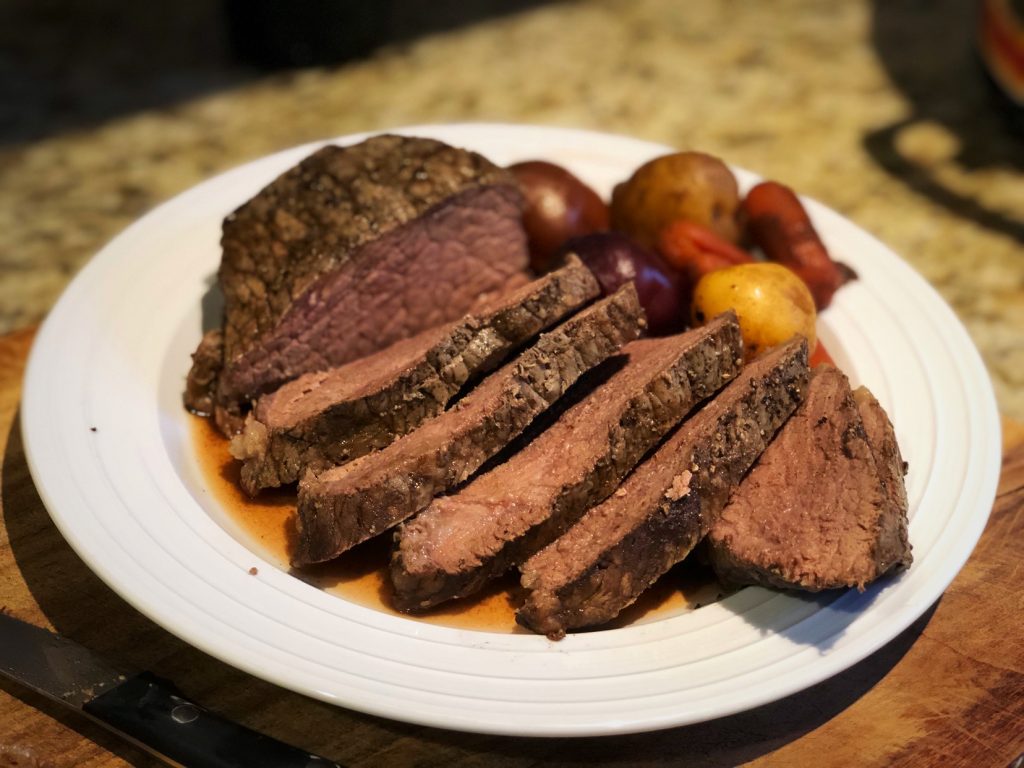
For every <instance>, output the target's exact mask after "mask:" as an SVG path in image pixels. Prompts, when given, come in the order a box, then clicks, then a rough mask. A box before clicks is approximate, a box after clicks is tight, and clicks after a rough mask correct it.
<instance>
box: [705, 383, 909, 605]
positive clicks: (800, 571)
mask: <svg viewBox="0 0 1024 768" xmlns="http://www.w3.org/2000/svg"><path fill="white" fill-rule="evenodd" d="M858 400H859V403H858ZM862 409H863V410H862ZM862 413H867V415H868V423H870V426H871V428H870V430H866V429H865V421H864V419H863V416H862ZM883 478H884V479H883ZM906 513H907V503H906V492H905V491H904V490H903V464H902V459H901V458H900V456H899V449H898V448H897V447H896V439H895V436H894V435H893V434H892V427H891V425H890V424H889V420H888V417H886V416H885V413H884V412H883V411H882V410H881V407H880V406H878V404H877V402H876V401H875V400H874V398H873V397H871V395H870V393H867V392H866V391H865V392H861V393H860V395H859V397H858V398H855V397H854V395H853V393H852V392H851V391H850V383H849V381H848V380H847V378H846V376H845V375H843V373H842V372H841V371H838V370H836V369H835V368H832V367H824V366H823V367H818V368H815V370H814V373H813V374H812V377H811V381H810V383H809V385H808V389H807V399H806V400H805V401H804V403H803V405H802V406H801V407H800V409H799V410H798V411H797V413H796V414H795V415H794V416H793V418H792V419H790V421H789V423H788V424H786V426H785V427H784V428H783V429H782V430H781V431H780V432H779V435H778V437H776V439H775V441H774V442H773V443H772V444H771V446H769V448H768V450H766V451H765V452H764V455H763V456H761V459H760V460H759V461H758V463H757V466H755V467H754V469H753V470H751V472H750V475H749V477H747V479H746V480H745V481H744V482H743V484H742V485H741V486H740V487H739V488H738V489H737V490H736V492H735V493H734V494H733V496H732V498H731V499H730V500H729V505H728V507H726V509H725V510H724V512H723V513H722V517H721V519H720V520H719V521H718V522H717V523H716V524H715V526H714V528H713V529H712V531H711V534H710V535H709V536H708V544H709V548H708V550H709V553H710V555H711V562H712V564H713V565H714V567H715V571H716V573H717V574H718V576H719V578H720V579H721V580H722V581H723V582H726V583H731V584H763V585H766V586H772V587H782V588H797V589H806V590H810V591H815V592H816V591H818V590H821V589H830V588H835V587H849V586H856V587H859V588H861V589H863V588H864V585H865V584H867V583H868V582H870V581H872V580H873V579H875V578H877V577H878V576H880V575H882V574H883V573H885V572H886V571H888V570H890V569H891V568H894V567H897V566H903V565H907V564H909V563H910V547H909V545H908V543H907V533H906Z"/></svg>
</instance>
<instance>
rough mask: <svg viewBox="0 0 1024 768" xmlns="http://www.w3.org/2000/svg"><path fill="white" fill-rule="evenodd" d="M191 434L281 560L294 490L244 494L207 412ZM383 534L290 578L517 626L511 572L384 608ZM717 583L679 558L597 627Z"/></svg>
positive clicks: (490, 626)
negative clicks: (427, 601)
mask: <svg viewBox="0 0 1024 768" xmlns="http://www.w3.org/2000/svg"><path fill="white" fill-rule="evenodd" d="M190 421H191V424H192V441H193V444H194V446H195V450H196V455H197V458H198V461H199V466H200V469H201V471H202V474H203V479H204V480H205V481H206V484H207V487H208V488H209V489H210V492H211V494H212V495H213V497H214V499H216V501H217V502H218V503H219V504H220V505H221V507H223V509H224V510H225V511H226V512H227V513H228V514H229V515H231V517H232V518H234V520H235V522H236V523H238V525H239V526H241V527H242V528H243V529H244V530H245V531H246V533H247V534H248V535H249V536H251V537H252V538H253V539H254V540H255V541H256V542H258V543H259V546H260V548H261V549H263V550H264V554H265V555H266V556H267V557H268V559H270V560H272V561H275V562H278V563H280V564H281V565H282V567H285V564H286V563H288V562H289V560H290V557H289V554H290V552H291V548H292V546H293V542H294V541H295V537H296V535H297V532H296V529H295V523H294V513H295V491H294V489H287V490H280V491H272V492H264V493H263V494H261V495H260V496H259V497H258V498H256V499H250V498H249V497H248V496H246V495H245V493H244V492H243V491H242V490H241V487H240V486H239V485H238V467H239V464H238V462H236V461H235V460H234V459H233V458H232V457H231V454H230V453H229V452H228V441H227V440H225V439H224V437H222V436H221V435H220V433H219V432H217V431H216V429H214V428H213V426H212V425H211V424H210V422H209V421H208V420H207V419H203V418H199V417H197V416H192V417H190ZM390 545H391V537H390V536H378V537H377V538H376V539H373V540H370V541H368V542H366V543H365V544H361V545H359V546H358V547H356V548H355V549H352V550H350V551H349V552H346V553H345V554H344V555H343V556H342V557H340V558H338V560H336V561H335V562H333V563H327V564H324V565H321V566H316V567H313V568H307V569H303V570H302V571H298V570H293V571H292V573H293V575H295V576H296V577H297V578H300V579H302V580H303V581H306V582H308V583H310V584H313V585H315V586H317V587H319V588H320V589H323V590H325V591H327V592H330V593H331V594H334V595H338V596H339V597H342V598H344V599H346V600H349V601H351V602H353V603H358V604H360V605H364V606H367V607H370V608H374V609H376V610H379V611H384V612H385V613H391V614H395V615H401V616H405V617H407V618H413V619H416V620H418V621H425V622H428V623H430V624H441V625H444V626H448V627H456V628H458V629H475V630H483V631H488V632H503V633H509V632H523V633H525V632H526V630H524V629H522V628H521V627H519V625H517V624H516V621H515V611H516V608H517V607H518V605H519V603H520V598H519V593H518V580H517V579H516V578H515V576H514V575H513V574H509V575H508V576H506V577H504V578H502V579H499V580H497V581H495V582H492V584H491V585H490V587H489V588H488V589H486V590H485V591H484V592H482V593H480V594H477V595H474V596H472V597H468V598H464V599H462V600H454V601H452V602H450V603H448V604H446V605H443V606H440V607H438V608H435V609H433V610H431V611H430V612H429V613H426V614H422V615H417V616H408V615H407V614H399V613H398V611H396V610H395V609H394V608H392V607H391V596H390V582H389V580H388V576H387V565H388V558H389V551H390ZM722 594H723V590H722V588H721V586H720V585H719V584H718V582H717V581H715V579H714V576H713V575H712V574H711V573H710V572H709V571H708V570H707V569H705V568H702V567H700V566H699V565H695V564H692V563H690V562H689V561H687V562H684V563H681V564H680V565H678V566H676V567H675V568H673V569H672V570H671V571H669V572H668V573H667V574H665V576H663V577H662V578H661V579H660V580H659V581H658V582H657V583H656V584H655V585H654V586H652V587H651V588H650V589H648V590H647V591H646V592H645V593H644V594H643V595H641V596H640V599H638V600H637V601H636V602H635V603H634V604H633V605H631V606H630V607H629V608H627V609H626V610H625V611H623V612H622V614H621V615H620V616H619V617H618V619H616V620H615V622H613V623H612V624H606V625H604V626H603V627H602V629H608V628H611V627H619V626H625V625H627V624H632V623H633V622H636V621H639V620H641V619H643V620H650V619H652V618H657V617H659V616H662V615H669V614H671V613H674V612H676V611H679V610H680V609H687V608H697V607H700V606H701V605H707V604H708V603H711V602H714V601H715V600H717V599H719V598H720V597H721V595H722Z"/></svg>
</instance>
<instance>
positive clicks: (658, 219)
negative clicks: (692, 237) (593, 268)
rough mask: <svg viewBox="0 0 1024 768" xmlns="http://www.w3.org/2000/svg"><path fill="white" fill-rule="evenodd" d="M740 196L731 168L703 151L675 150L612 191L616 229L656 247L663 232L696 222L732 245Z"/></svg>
mask: <svg viewBox="0 0 1024 768" xmlns="http://www.w3.org/2000/svg"><path fill="white" fill-rule="evenodd" d="M739 204H740V194H739V187H738V186H737V184H736V177H735V176H733V174H732V171H730V170H729V167H728V166H727V165H726V164H725V163H723V162H722V161H721V160H719V159H718V158H717V157H712V156H711V155H706V154H704V153H703V152H676V153H674V154H671V155H663V156H662V157H658V158H655V159H654V160H651V161H649V162H647V163H645V164H644V165H642V166H640V167H639V168H637V169H636V171H635V172H634V173H633V175H632V176H630V177H629V179H627V180H626V181H624V182H622V183H621V184H618V185H617V186H616V187H615V189H614V190H613V191H612V203H611V222H612V229H617V230H619V231H621V232H625V233H626V234H628V235H630V236H632V237H633V238H634V239H635V240H637V241H638V242H640V243H641V244H642V245H645V246H648V247H654V246H656V245H657V242H658V237H659V236H660V234H661V232H662V230H663V229H664V228H665V227H666V226H668V225H669V224H671V223H672V222H674V221H678V220H680V219H682V220H686V221H693V222H696V223H697V224H700V225H702V226H704V227H707V228H708V229H710V230H712V231H713V232H715V233H716V234H717V235H719V236H720V237H722V238H724V239H725V240H728V241H729V242H730V243H736V242H738V241H739V236H740V228H739V225H738V223H737V221H736V212H737V210H738V209H739Z"/></svg>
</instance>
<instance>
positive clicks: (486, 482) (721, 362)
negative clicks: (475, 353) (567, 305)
mask: <svg viewBox="0 0 1024 768" xmlns="http://www.w3.org/2000/svg"><path fill="white" fill-rule="evenodd" d="M623 352H625V353H626V354H627V355H628V359H629V361H628V363H626V365H625V366H624V367H622V368H621V369H619V370H618V371H617V372H616V373H615V374H614V375H612V376H611V378H609V379H608V380H607V381H606V382H604V383H603V384H602V385H601V386H599V387H597V388H596V389H595V390H594V391H593V392H592V393H591V394H590V395H588V396H587V397H586V399H584V400H583V401H582V402H580V403H578V404H576V405H575V406H573V407H572V408H570V409H569V410H568V411H566V412H565V413H564V414H562V416H561V417H560V418H559V419H558V421H557V422H555V424H553V425H552V426H551V427H549V428H548V429H547V430H545V431H544V432H543V433H541V434H540V435H539V436H538V437H536V438H535V439H534V440H533V441H532V442H531V443H530V444H529V445H527V446H526V447H525V448H524V449H523V450H521V451H519V452H518V453H517V454H515V455H514V456H512V457H511V458H510V459H509V460H508V461H506V462H505V463H503V464H501V465H499V466H498V467H496V468H495V469H493V470H491V471H490V472H487V473H485V474H483V475H481V476H480V477H478V478H477V479H475V480H474V481H473V482H471V483H470V484H469V485H467V486H466V487H465V488H463V489H462V490H460V491H459V492H458V493H456V494H454V495H451V496H443V497H440V498H438V499H435V500H434V502H433V503H432V504H431V505H430V506H429V507H428V508H427V509H426V510H424V511H423V512H422V513H420V514H419V515H417V516H416V517H415V518H413V519H412V520H410V521H409V522H408V523H406V524H405V525H404V526H403V527H402V528H401V529H400V531H399V534H398V536H397V539H396V548H395V553H394V556H393V558H392V562H391V579H392V583H393V584H394V587H395V592H394V596H395V602H396V605H397V606H398V607H399V608H400V609H403V610H422V609H425V608H429V607H431V606H433V605H436V604H437V603H439V602H442V601H444V600H447V599H450V598H453V597H462V596H465V595H468V594H471V593H472V592H475V591H476V590H477V589H479V588H480V587H481V586H483V585H484V584H485V583H486V582H487V581H488V580H489V579H491V578H493V577H495V576H499V575H501V574H502V573H504V572H505V571H506V570H507V569H508V568H509V567H510V566H512V565H514V564H517V563H520V562H522V561H523V560H525V559H526V558H527V557H529V556H530V555H532V554H533V553H534V552H536V551H537V550H538V549H540V548H541V547H543V546H545V545H546V544H548V543H550V542H551V541H552V540H553V539H555V538H556V537H557V536H559V535H561V534H562V533H564V532H565V530H566V529H567V528H568V527H569V526H570V525H572V524H573V523H574V522H576V520H578V519H579V517H580V515H582V514H583V512H585V511H586V510H587V509H588V508H590V507H591V506H593V505H594V504H596V503H598V502H599V501H601V500H602V499H604V498H605V497H607V496H608V494H610V493H611V492H612V491H614V490H615V488H616V487H617V486H618V485H619V483H621V482H622V478H623V477H625V475H626V473H628V472H629V470H631V469H632V468H633V466H635V465H636V463H637V462H638V461H639V460H640V459H641V458H642V457H643V455H644V454H645V453H647V451H649V450H650V449H651V448H652V447H653V446H654V445H655V444H656V443H657V442H658V440H660V439H661V438H662V437H663V436H664V435H665V434H666V433H667V432H668V431H669V430H670V429H672V427H674V426H675V425H676V424H678V423H679V421H680V420H681V419H682V418H683V416H685V415H686V413H687V412H688V411H689V410H690V409H691V408H692V407H693V406H694V405H695V404H696V403H697V402H699V401H700V400H703V399H704V398H706V397H709V396H710V395H711V394H713V393H714V392H715V391H717V390H718V389H719V387H721V386H722V385H723V384H724V383H725V382H726V381H728V380H730V379H732V378H733V377H734V376H735V375H736V373H738V372H739V369H740V366H741V365H742V362H743V345H742V341H741V339H740V329H739V325H738V323H737V322H736V316H735V315H734V314H733V313H732V312H730V313H728V314H727V315H722V316H721V317H719V318H716V319H715V320H713V321H712V322H711V323H709V324H708V325H707V326H705V327H703V328H700V329H697V330H694V331H690V332H689V333H685V334H682V335H679V336H671V337H668V338H661V339H642V340H640V341H634V342H631V343H630V344H628V345H626V347H625V348H624V349H623Z"/></svg>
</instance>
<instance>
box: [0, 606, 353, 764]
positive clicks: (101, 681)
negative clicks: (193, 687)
mask: <svg viewBox="0 0 1024 768" xmlns="http://www.w3.org/2000/svg"><path fill="white" fill-rule="evenodd" d="M0 675H3V676H5V677H7V678H9V679H11V680H13V681H15V682H16V683H19V684H20V685H23V686H25V687H26V688H29V689H31V690H33V691H36V692H38V693H41V694H43V695H44V696H46V697H47V698H49V699H52V700H53V701H56V702H57V703H59V704H62V705H64V706H67V707H70V708H71V709H74V710H77V711H79V712H81V713H83V714H85V715H87V716H88V717H89V718H91V719H92V720H95V721H96V722H97V723H99V724H100V725H102V726H104V727H105V728H107V729H109V730H111V731H113V732H114V733H116V734H118V735H119V736H121V737H122V738H124V739H127V740H128V741H131V742H133V743H134V744H136V745H137V746H140V747H142V748H143V749H145V750H146V751H148V752H150V753H151V754H153V755H155V756H156V757H158V758H160V759H162V760H164V761H165V762H167V763H170V764H171V765H179V766H186V767H187V768H264V766H265V767H266V768H270V766H274V768H331V766H334V768H340V766H338V764H337V763H334V762H331V761H330V760H327V759H326V758H323V757H319V756H317V755H313V754H310V753H309V752H305V751H303V750H301V749H298V748H297V747H292V746H289V745H288V744H285V743H283V742H281V741H278V740H277V739H273V738H271V737H270V736H266V735H264V734H261V733H258V732H256V731H253V730H250V729H248V728H246V727H244V726H242V725H239V724H238V723H234V722H231V721H230V720H227V719H225V718H223V717H221V716H220V715H217V714H215V713H213V712H211V711H210V710H208V709H205V708H204V707H201V706H200V705H198V704H196V703H195V702H192V701H189V700H188V699H187V698H185V697H184V696H183V695H182V694H181V692H180V691H179V690H178V689H177V688H175V686H174V684H173V683H171V682H169V681H167V680H162V679H161V678H159V677H157V676H156V675H153V674H150V673H148V672H142V673H139V674H133V675H126V674H124V673H123V672H122V671H120V670H118V669H117V668H116V667H114V666H113V665H111V664H109V663H108V662H107V661H105V660H103V659H101V658H100V657H98V656H97V655H96V654H94V653H93V652H92V651H90V650H89V649H88V648H85V647H83V646H81V645H79V644H78V643H76V642H74V641H73V640H69V639H67V638H66V637H63V636H61V635H57V634H55V633H53V632H50V631H49V630H46V629H42V628H40V627H37V626H34V625H32V624H29V623H27V622H24V621H21V620H20V619H16V618H14V617H13V616H10V615H8V614H6V613H3V612H0Z"/></svg>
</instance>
